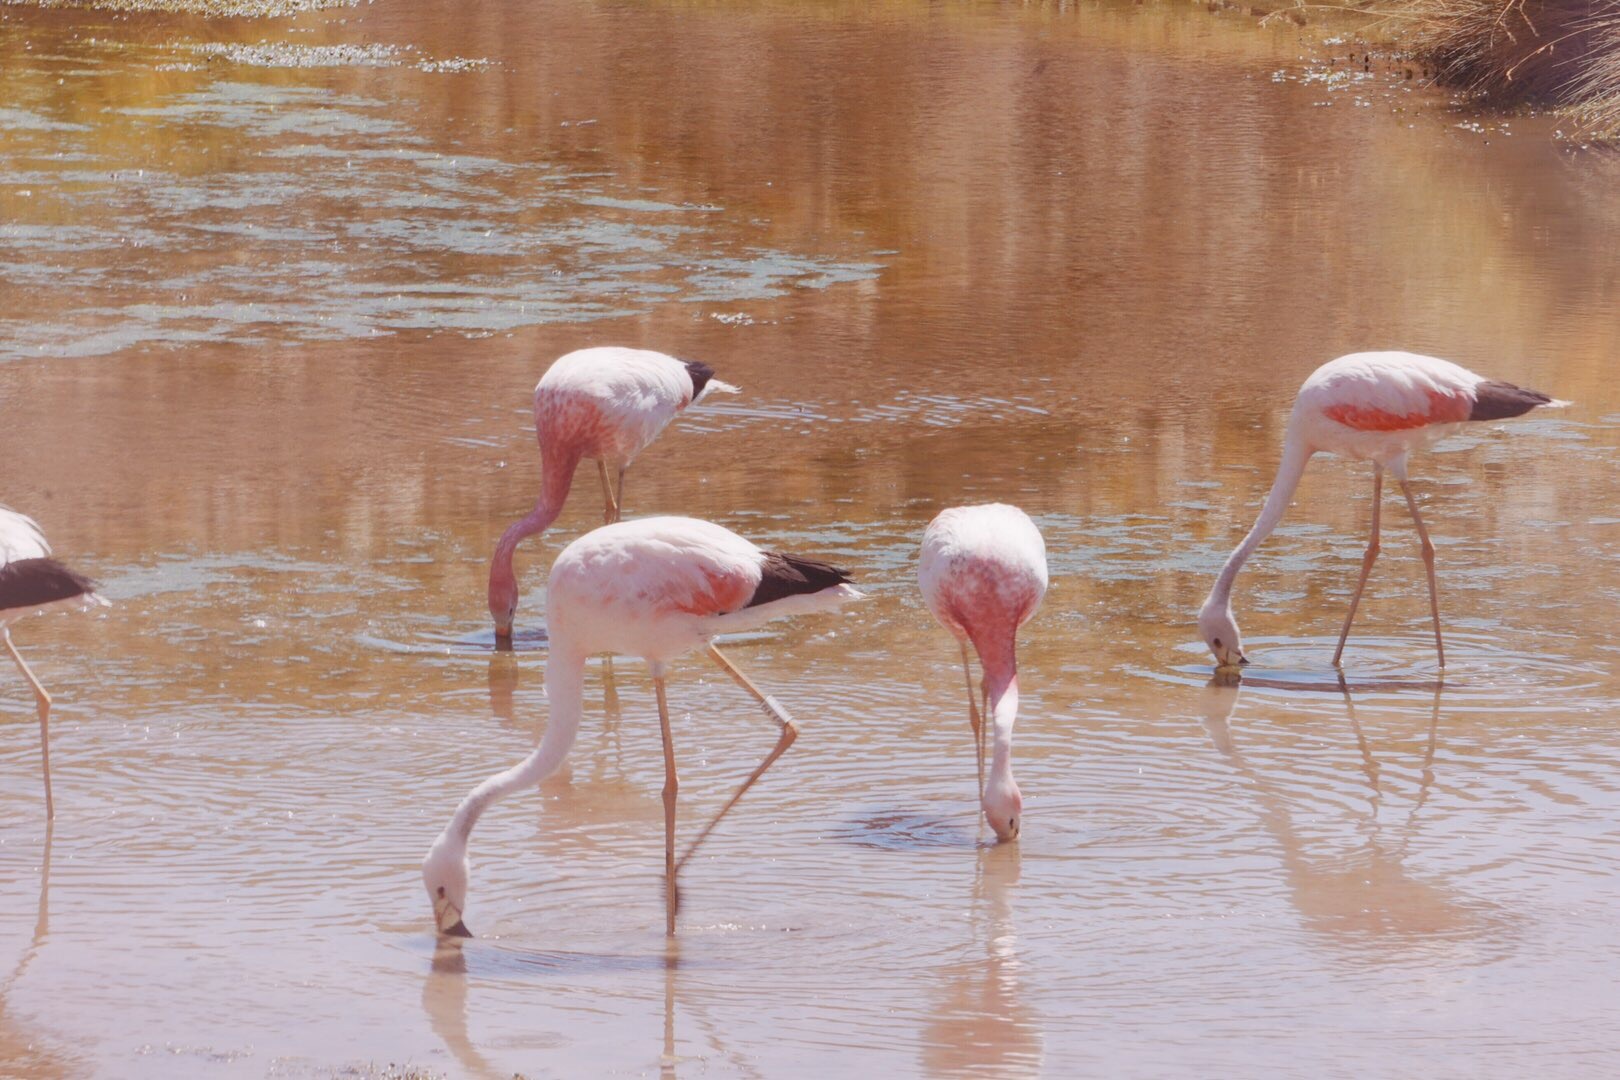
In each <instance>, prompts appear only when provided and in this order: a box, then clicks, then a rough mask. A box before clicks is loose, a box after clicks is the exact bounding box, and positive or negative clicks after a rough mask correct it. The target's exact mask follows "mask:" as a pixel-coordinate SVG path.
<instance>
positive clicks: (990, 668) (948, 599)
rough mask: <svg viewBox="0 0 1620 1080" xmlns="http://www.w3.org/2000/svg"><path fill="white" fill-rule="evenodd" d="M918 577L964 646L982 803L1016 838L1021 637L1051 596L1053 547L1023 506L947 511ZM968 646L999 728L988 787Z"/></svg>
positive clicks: (996, 825)
mask: <svg viewBox="0 0 1620 1080" xmlns="http://www.w3.org/2000/svg"><path fill="white" fill-rule="evenodd" d="M917 580H918V582H919V583H920V584H921V585H922V593H923V599H924V600H926V601H927V603H928V610H930V611H932V612H933V613H934V618H936V619H938V620H939V621H940V624H941V625H943V626H944V627H945V629H947V630H949V631H950V632H951V633H952V634H955V635H956V641H957V644H959V645H960V646H961V647H962V671H963V673H964V674H965V675H966V676H967V688H968V724H969V726H970V727H971V728H972V729H973V746H974V751H975V754H976V755H977V758H978V765H979V804H980V805H981V806H982V807H983V808H984V816H985V819H986V820H987V821H989V822H990V827H991V828H992V829H994V830H995V833H996V837H997V838H998V839H1001V840H1011V839H1014V838H1015V837H1017V835H1018V820H1019V815H1020V814H1021V813H1022V812H1023V809H1024V798H1023V795H1022V794H1021V793H1020V792H1019V790H1018V784H1017V782H1016V781H1015V780H1013V774H1012V729H1013V721H1014V720H1016V719H1017V718H1018V656H1017V635H1018V628H1019V627H1020V626H1022V625H1023V624H1024V623H1025V622H1026V621H1027V620H1028V619H1029V617H1030V616H1031V615H1033V614H1035V609H1036V608H1038V607H1039V606H1040V604H1041V598H1042V597H1044V596H1045V595H1046V580H1047V579H1046V543H1045V542H1044V541H1043V540H1042V539H1041V533H1040V530H1039V529H1037V528H1036V527H1035V523H1034V522H1033V521H1031V520H1029V515H1027V514H1025V513H1024V512H1023V511H1022V510H1020V509H1018V508H1017V507H1016V506H1006V505H1004V504H1002V503H991V504H989V505H986V506H955V507H952V508H951V509H949V510H942V511H940V513H939V516H938V517H936V518H934V520H933V521H931V522H929V524H928V529H927V531H926V532H924V533H923V540H922V560H921V562H920V564H919V565H918V567H917ZM969 641H971V642H972V643H973V649H974V651H975V652H977V653H978V654H979V663H980V665H982V666H983V668H984V683H983V690H984V712H985V715H987V716H989V717H990V718H991V720H992V722H993V723H994V724H995V729H996V731H995V742H994V749H993V756H992V759H991V763H990V782H989V783H988V784H986V783H985V778H984V725H983V723H982V722H981V720H980V717H979V707H978V705H977V703H976V702H975V701H974V694H973V668H972V665H971V663H970V662H969V660H968V652H967V647H968V642H969Z"/></svg>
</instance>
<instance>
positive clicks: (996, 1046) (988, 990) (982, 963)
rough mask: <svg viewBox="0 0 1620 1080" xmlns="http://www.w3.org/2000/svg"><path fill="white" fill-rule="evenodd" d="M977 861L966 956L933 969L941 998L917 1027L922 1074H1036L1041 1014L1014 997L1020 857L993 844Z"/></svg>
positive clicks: (1012, 848) (1041, 1052) (1009, 847)
mask: <svg viewBox="0 0 1620 1080" xmlns="http://www.w3.org/2000/svg"><path fill="white" fill-rule="evenodd" d="M978 856H979V858H978V863H977V866H976V868H975V870H974V877H973V909H972V916H971V918H970V920H969V923H968V926H969V931H970V935H971V941H972V946H971V952H970V954H969V955H968V956H967V957H966V958H965V959H962V960H958V961H953V962H951V963H949V964H945V965H944V966H942V967H941V968H940V969H939V970H938V974H937V977H936V982H937V984H938V986H939V987H940V988H941V993H940V997H939V1000H938V1002H937V1004H936V1005H935V1006H934V1009H933V1016H932V1019H931V1020H930V1021H929V1023H928V1024H927V1025H926V1027H925V1028H924V1029H923V1037H922V1071H923V1072H924V1073H926V1074H927V1075H930V1076H939V1075H961V1074H970V1073H971V1074H975V1075H977V1074H986V1073H988V1074H991V1075H997V1076H1038V1075H1040V1074H1041V1072H1042V1068H1041V1065H1042V1061H1043V1059H1044V1057H1045V1047H1044V1044H1043V1042H1042V1039H1041V1028H1040V1023H1039V1020H1040V1018H1039V1015H1038V1014H1037V1013H1036V1011H1035V1009H1034V1008H1033V1007H1032V1006H1031V1005H1030V1004H1029V995H1027V994H1024V993H1020V988H1019V976H1020V974H1021V972H1022V970H1023V961H1022V959H1021V958H1020V955H1019V949H1018V932H1017V929H1016V927H1015V926H1014V924H1013V903H1012V895H1013V891H1014V889H1015V888H1016V886H1017V885H1018V878H1019V874H1020V870H1021V855H1020V853H1019V849H1018V847H1017V846H1016V845H1013V844H998V845H996V846H994V847H986V848H980V849H979V852H978ZM981 950H982V951H981Z"/></svg>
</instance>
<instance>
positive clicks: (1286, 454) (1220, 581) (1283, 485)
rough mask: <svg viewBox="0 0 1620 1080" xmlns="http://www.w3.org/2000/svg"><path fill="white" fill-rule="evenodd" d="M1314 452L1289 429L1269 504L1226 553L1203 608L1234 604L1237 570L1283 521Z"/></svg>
mask: <svg viewBox="0 0 1620 1080" xmlns="http://www.w3.org/2000/svg"><path fill="white" fill-rule="evenodd" d="M1314 453H1315V451H1314V450H1312V449H1310V447H1308V446H1306V445H1305V443H1304V441H1303V440H1301V439H1299V438H1296V437H1295V434H1294V433H1293V432H1289V435H1288V439H1287V441H1286V442H1285V443H1284V444H1283V456H1282V463H1281V464H1280V465H1278V466H1277V479H1276V480H1274V481H1272V484H1271V493H1270V494H1269V495H1267V496H1266V504H1265V505H1264V506H1262V507H1261V508H1260V516H1259V517H1257V518H1255V521H1254V526H1253V527H1252V528H1250V529H1249V535H1247V536H1245V537H1244V538H1243V542H1242V543H1240V544H1238V546H1237V547H1236V548H1234V549H1233V551H1232V554H1231V555H1229V556H1227V558H1226V565H1225V566H1223V567H1221V572H1220V575H1219V576H1218V577H1216V579H1215V587H1214V588H1212V589H1211V590H1210V592H1209V599H1207V600H1205V601H1204V607H1206V608H1209V607H1211V606H1215V607H1218V608H1221V609H1224V608H1226V607H1229V606H1230V605H1231V603H1232V584H1233V582H1235V581H1236V580H1237V576H1238V571H1239V570H1241V569H1243V564H1244V563H1246V562H1248V561H1249V556H1250V555H1253V554H1254V550H1255V548H1257V547H1259V546H1260V543H1261V541H1263V540H1265V538H1266V537H1268V536H1270V535H1271V531H1272V530H1273V529H1275V528H1276V527H1277V524H1278V522H1280V521H1282V518H1283V514H1284V513H1286V512H1287V510H1288V504H1289V503H1290V502H1291V501H1292V500H1293V498H1294V489H1295V488H1297V487H1299V481H1300V477H1302V476H1304V475H1305V466H1306V465H1307V464H1309V463H1310V460H1311V455H1312V454H1314Z"/></svg>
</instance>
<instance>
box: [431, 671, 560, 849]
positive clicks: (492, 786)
mask: <svg viewBox="0 0 1620 1080" xmlns="http://www.w3.org/2000/svg"><path fill="white" fill-rule="evenodd" d="M584 697H585V657H584V654H582V653H575V652H571V651H568V650H566V649H559V648H558V647H557V646H556V644H555V642H554V643H553V647H552V651H551V655H550V656H549V657H548V658H547V660H546V698H547V700H548V701H549V702H550V704H551V708H550V717H549V719H548V720H547V721H546V734H545V736H544V737H543V738H542V739H541V740H540V745H539V746H537V747H535V749H534V752H533V753H531V754H530V755H529V756H528V757H526V758H524V759H523V760H522V761H520V762H518V763H517V764H516V765H514V766H512V767H511V768H510V769H507V770H506V771H505V772H499V773H496V774H495V775H494V776H491V777H490V778H489V779H488V780H485V781H484V782H483V783H482V784H479V785H478V786H477V787H475V788H473V789H472V791H471V792H469V793H468V795H467V797H466V798H465V799H462V800H461V805H460V806H458V807H456V812H455V814H454V816H452V817H451V818H450V824H448V825H446V826H445V827H444V834H445V836H446V837H449V838H450V839H451V840H452V841H453V842H454V843H455V844H456V846H457V847H458V848H461V849H465V848H466V846H467V838H468V837H469V836H470V835H472V830H473V826H474V825H477V824H478V819H479V818H480V817H482V816H483V814H484V811H485V810H488V809H489V808H490V807H491V806H493V805H494V804H495V803H497V802H499V801H500V800H501V799H504V798H506V796H508V795H510V794H511V793H512V792H514V791H520V790H522V789H524V788H530V787H533V786H534V785H536V784H538V783H539V782H540V781H542V780H544V779H545V778H546V777H548V776H550V775H551V774H552V773H554V772H556V771H557V768H558V767H559V766H560V765H562V763H563V759H565V758H566V757H568V751H569V750H570V749H572V748H573V745H574V736H575V735H576V734H577V733H578V732H579V719H580V714H581V713H582V712H583V711H584Z"/></svg>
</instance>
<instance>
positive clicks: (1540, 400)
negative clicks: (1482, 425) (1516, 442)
mask: <svg viewBox="0 0 1620 1080" xmlns="http://www.w3.org/2000/svg"><path fill="white" fill-rule="evenodd" d="M1551 400H1552V398H1550V397H1548V396H1547V395H1546V394H1543V393H1542V392H1541V391H1540V390H1526V389H1525V388H1524V387H1522V386H1514V385H1513V384H1512V383H1505V382H1495V381H1493V380H1487V381H1485V382H1482V383H1480V384H1479V385H1478V386H1476V387H1474V408H1473V411H1471V412H1470V413H1469V414H1468V419H1470V420H1506V419H1507V418H1508V417H1510V416H1523V415H1524V414H1525V413H1527V412H1529V411H1530V410H1531V409H1533V408H1535V407H1536V406H1537V405H1545V404H1547V403H1548V402H1549V401H1551Z"/></svg>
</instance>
